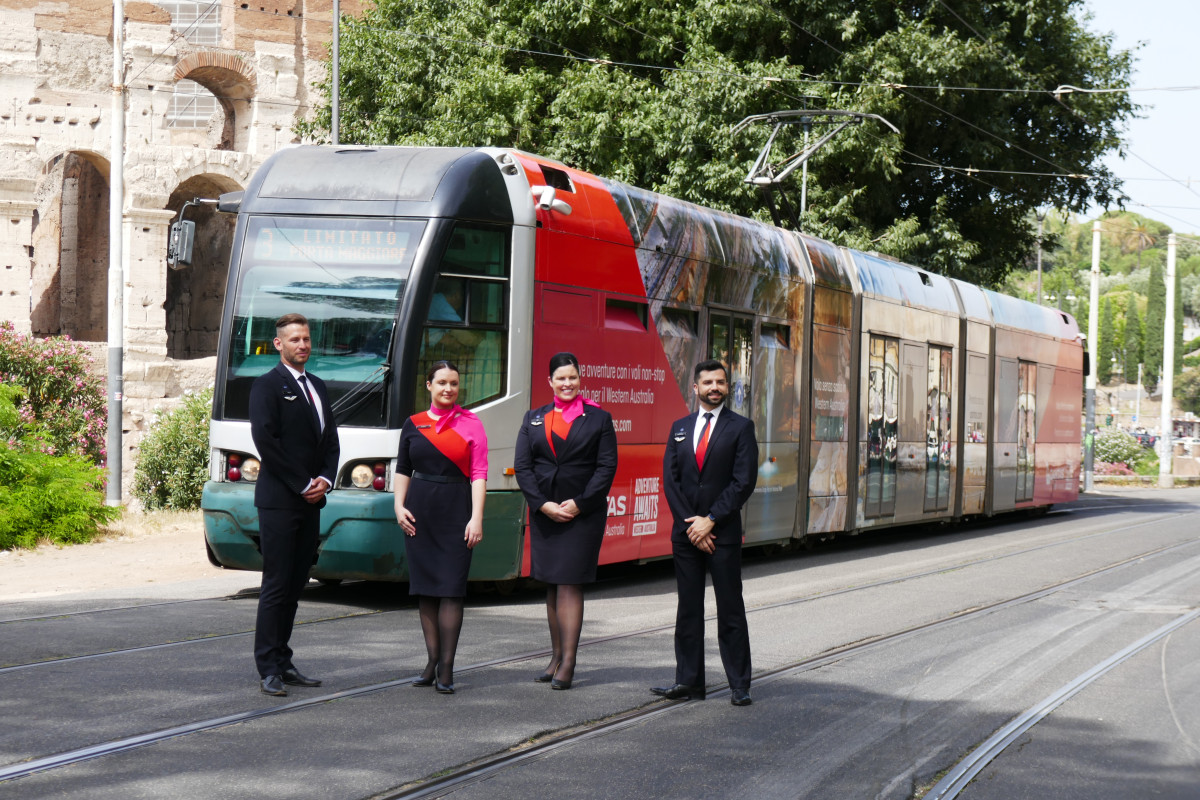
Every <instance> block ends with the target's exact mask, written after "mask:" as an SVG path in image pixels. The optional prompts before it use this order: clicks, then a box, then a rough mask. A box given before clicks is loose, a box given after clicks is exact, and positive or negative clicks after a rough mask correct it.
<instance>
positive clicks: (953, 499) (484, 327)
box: [202, 146, 1085, 581]
mask: <svg viewBox="0 0 1200 800" xmlns="http://www.w3.org/2000/svg"><path fill="white" fill-rule="evenodd" d="M219 209H220V210H222V211H226V212H230V213H236V214H237V225H236V230H235V235H234V243H233V249H232V254H231V261H230V270H229V282H228V289H227V295H226V302H225V308H224V312H223V314H224V315H223V319H222V324H221V335H220V345H219V355H218V363H217V374H216V386H215V392H214V397H213V421H212V428H211V475H210V478H211V480H209V481H208V482H207V484H206V486H205V489H204V494H203V501H202V506H203V515H204V526H205V537H206V541H207V546H208V549H209V555H210V558H211V559H212V560H213V561H214V563H217V564H220V565H223V566H226V567H230V568H236V569H248V570H255V569H261V556H260V554H259V550H258V544H257V536H258V530H257V514H256V512H255V509H254V501H253V495H254V485H253V478H254V477H255V475H256V474H257V453H256V452H255V449H254V444H253V442H252V441H251V438H250V423H249V421H248V409H249V403H248V400H249V393H250V384H251V383H252V382H253V380H254V378H255V377H257V376H258V375H260V374H262V373H263V372H265V371H267V370H268V369H270V368H271V367H272V366H273V365H274V364H275V363H276V361H277V360H278V354H277V352H276V351H275V348H274V347H273V346H272V339H273V337H274V335H275V329H274V322H275V319H276V318H278V317H279V316H281V315H282V314H284V313H287V312H300V313H302V314H304V315H305V316H306V317H308V318H309V320H310V323H311V331H312V337H313V349H312V355H311V356H310V359H309V362H308V365H309V368H311V369H312V370H313V372H314V373H316V374H317V375H320V376H321V377H322V378H323V379H324V380H325V382H326V385H327V386H328V388H329V391H330V394H331V400H332V401H333V403H334V406H335V411H336V417H337V422H338V425H339V432H340V437H341V463H340V466H339V472H338V475H337V479H336V483H335V486H334V488H333V490H332V491H331V492H330V494H329V497H328V504H327V506H326V507H325V509H324V511H323V512H322V515H321V534H320V550H319V554H318V557H317V560H316V563H315V564H314V566H313V571H312V575H313V576H314V577H316V578H318V579H321V580H325V581H336V580H339V579H343V578H362V579H369V580H380V581H403V580H405V579H406V576H407V574H406V565H405V557H404V548H403V542H402V539H403V537H402V534H401V531H400V529H399V527H398V526H397V524H396V522H395V518H394V516H393V510H392V494H391V491H390V488H391V481H392V475H393V472H394V459H395V456H396V449H397V445H398V441H399V436H400V427H401V424H402V423H403V421H404V419H405V418H406V417H407V416H408V415H410V414H411V413H413V412H414V410H419V409H421V408H424V407H425V405H426V404H427V403H428V396H427V395H426V393H425V387H424V383H423V380H422V376H423V375H424V373H425V371H426V368H427V366H428V365H429V364H431V363H432V362H434V361H436V360H438V359H443V358H446V359H449V360H451V361H454V362H456V363H457V364H458V365H459V366H460V367H461V369H462V395H461V402H463V404H464V405H465V406H466V407H469V408H471V409H472V410H474V411H475V413H476V414H478V415H479V417H480V419H481V420H482V421H483V423H484V425H485V427H486V429H487V433H488V440H489V444H490V458H489V470H490V471H489V475H488V479H487V486H488V498H487V504H486V508H485V520H484V530H485V535H484V539H483V542H482V543H481V544H480V545H479V546H478V548H477V549H476V551H475V556H474V559H473V561H472V567H471V579H472V580H478V581H485V580H486V581H502V580H508V579H513V578H519V577H523V576H527V575H528V574H529V542H528V536H527V509H526V506H525V502H524V499H523V497H522V495H521V493H520V491H519V489H518V487H517V483H516V479H515V476H514V474H513V469H512V464H513V455H514V444H515V439H516V433H517V430H518V428H519V426H520V422H521V418H522V415H523V414H524V413H525V412H526V411H527V410H528V409H530V408H531V407H536V406H538V405H541V404H543V403H546V402H549V400H550V397H551V395H550V389H549V387H548V385H547V381H546V378H545V365H546V363H547V361H548V359H549V357H550V355H551V354H553V353H555V352H557V351H560V350H569V351H572V352H574V353H575V354H576V355H577V356H578V357H579V360H580V363H581V365H582V371H583V375H582V387H583V390H584V392H585V394H586V395H587V396H589V397H590V398H592V399H593V400H595V401H597V402H599V403H600V404H602V405H603V406H604V407H605V408H606V409H607V410H608V411H610V412H611V413H612V416H613V419H614V424H615V426H616V430H617V439H618V445H619V458H620V462H619V468H618V472H617V476H616V480H615V482H614V483H613V486H612V490H611V493H610V495H609V498H608V523H607V530H606V532H605V538H604V544H603V547H602V549H601V555H600V560H601V563H605V564H609V563H616V562H638V561H647V560H651V559H659V558H664V557H667V556H669V555H670V553H671V543H670V528H671V520H670V511H669V509H668V507H667V503H666V499H665V496H664V494H663V490H662V485H661V468H662V455H663V448H664V445H665V442H666V436H667V433H668V427H669V425H670V423H671V422H672V421H673V420H675V419H676V418H678V417H680V416H683V415H684V414H686V413H687V412H688V411H689V410H690V409H691V408H692V403H693V402H694V399H693V394H692V391H691V384H692V373H691V370H692V367H693V365H694V364H695V363H696V362H697V361H700V360H702V359H704V358H709V357H715V358H719V359H721V360H722V361H724V362H725V363H726V364H727V365H728V366H729V370H730V383H731V386H730V399H729V403H730V406H731V407H732V408H733V410H735V411H737V412H738V413H740V414H744V415H746V416H748V417H750V418H751V419H752V420H754V423H755V426H756V430H757V433H758V438H759V442H760V463H759V473H758V484H757V488H756V489H755V492H754V495H753V497H752V499H751V500H750V502H749V503H748V504H747V506H746V508H745V509H744V511H743V513H744V514H745V515H746V520H745V522H746V525H745V530H746V537H745V544H746V546H752V545H764V544H771V543H778V544H787V543H795V542H800V541H803V540H805V539H807V538H828V537H833V536H838V535H844V534H850V533H854V532H858V531H863V530H867V529H875V528H883V527H888V526H902V525H915V524H925V523H931V522H935V521H948V520H958V519H961V518H964V517H974V516H989V515H993V514H999V513H1003V512H1008V511H1013V510H1019V509H1039V508H1046V507H1049V506H1050V505H1051V504H1053V503H1059V502H1064V501H1068V500H1072V499H1074V498H1075V497H1076V496H1077V494H1078V488H1079V470H1080V422H1079V421H1080V405H1081V397H1082V382H1083V377H1084V372H1085V367H1084V351H1083V347H1082V339H1081V337H1080V335H1079V331H1078V327H1077V326H1076V323H1075V320H1074V319H1072V318H1071V316H1070V315H1068V314H1064V313H1062V312H1060V311H1057V310H1055V309H1051V308H1043V307H1040V306H1038V305H1034V304H1031V303H1026V302H1023V301H1020V300H1016V299H1013V298H1010V297H1006V296H1004V295H1000V294H997V293H995V292H992V291H989V290H987V289H982V288H979V287H976V286H973V285H970V284H968V283H964V282H962V281H958V280H953V279H947V278H945V277H942V276H940V275H936V274H933V273H931V272H928V271H926V270H923V269H920V268H917V267H913V266H910V265H907V264H904V263H900V262H898V261H895V260H891V259H888V258H885V257H881V256H879V255H873V254H870V253H864V252H858V251H855V250H850V249H847V248H843V247H837V246H835V245H833V244H831V243H829V242H826V241H823V240H820V239H816V238H813V237H810V236H806V235H803V234H799V233H794V232H791V231H785V230H782V229H779V228H775V227H772V226H769V225H765V224H762V223H759V222H755V221H752V220H749V219H744V218H741V217H737V216H734V215H731V214H727V213H723V212H718V211H713V210H710V209H706V208H702V207H699V206H696V205H692V204H689V203H686V202H682V201H680V200H676V199H673V198H670V197H666V196H663V195H659V194H655V193H652V192H648V191H644V190H641V189H637V188H634V187H631V186H628V185H624V184H621V183H617V182H614V181H610V180H605V179H603V178H599V177H596V176H594V175H590V174H588V173H585V172H581V171H578V170H574V169H571V168H569V167H566V166H564V165H563V164H560V163H557V162H554V161H551V160H548V159H544V158H540V157H538V156H535V155H531V154H528V153H524V152H520V151H516V150H508V149H499V148H414V147H359V146H354V147H345V146H342V147H338V146H303V147H295V148H289V149H285V150H283V151H280V152H279V153H276V154H275V155H274V156H272V157H271V158H270V159H268V160H267V162H266V163H264V164H263V166H262V167H261V168H260V169H259V170H258V171H257V172H256V173H255V175H254V176H253V178H252V180H251V181H250V183H249V185H248V187H247V189H246V190H245V191H244V192H236V193H231V194H228V195H223V196H222V197H221V199H220V201H219Z"/></svg>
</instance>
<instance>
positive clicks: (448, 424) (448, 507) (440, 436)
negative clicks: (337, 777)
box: [394, 361, 487, 694]
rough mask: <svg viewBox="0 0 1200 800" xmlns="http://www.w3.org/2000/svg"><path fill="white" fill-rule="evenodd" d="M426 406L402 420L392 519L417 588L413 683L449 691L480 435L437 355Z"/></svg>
mask: <svg viewBox="0 0 1200 800" xmlns="http://www.w3.org/2000/svg"><path fill="white" fill-rule="evenodd" d="M425 388H427V389H428V390H429V392H430V394H431V395H432V398H433V404H432V405H431V406H430V407H429V410H428V411H422V412H421V413H419V414H414V415H413V416H411V417H409V418H408V419H407V420H405V421H404V427H403V428H402V429H401V431H400V450H399V452H398V453H397V454H396V477H395V483H394V488H395V492H396V521H397V522H399V523H400V527H401V528H403V529H404V533H405V534H407V535H406V536H405V537H404V550H405V554H406V556H407V562H408V580H409V583H408V587H409V588H408V592H409V594H414V595H419V596H420V600H419V608H420V615H421V631H422V633H424V634H425V649H426V651H427V653H428V657H429V660H428V661H427V662H426V663H425V669H424V671H422V672H421V674H420V675H418V676H417V677H416V678H415V679H413V682H412V683H413V686H434V685H436V686H437V690H438V691H439V692H442V693H443V694H454V653H455V651H456V650H457V649H458V634H459V631H460V630H461V629H462V618H463V598H464V597H465V596H466V594H467V572H468V571H469V570H470V568H471V549H472V548H474V547H475V545H477V544H479V540H480V539H482V538H483V500H484V495H485V493H486V486H485V484H486V478H487V434H486V433H484V430H483V424H482V423H481V422H480V421H479V418H478V417H477V416H475V415H474V414H472V413H471V412H470V411H465V410H463V408H462V407H461V406H459V405H458V367H456V366H454V365H453V364H451V363H450V362H449V361H438V362H436V363H435V364H434V365H433V367H432V368H431V369H430V370H429V374H428V375H427V376H426V380H425Z"/></svg>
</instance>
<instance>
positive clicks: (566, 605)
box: [546, 584, 583, 681]
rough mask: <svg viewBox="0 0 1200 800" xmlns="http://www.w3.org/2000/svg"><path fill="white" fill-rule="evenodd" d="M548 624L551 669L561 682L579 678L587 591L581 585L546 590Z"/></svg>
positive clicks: (549, 671) (558, 586)
mask: <svg viewBox="0 0 1200 800" xmlns="http://www.w3.org/2000/svg"><path fill="white" fill-rule="evenodd" d="M546 621H547V622H548V623H549V624H550V649H551V651H552V654H551V656H550V666H549V667H547V669H546V672H547V674H549V673H551V672H552V673H553V674H554V677H555V678H558V679H559V680H560V681H569V680H571V679H572V678H573V677H574V675H575V655H576V652H577V651H578V650H579V633H580V631H581V630H582V629H583V587H582V586H580V585H579V584H558V585H551V586H549V587H547V589H546Z"/></svg>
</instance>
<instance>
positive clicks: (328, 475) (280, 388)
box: [250, 361, 341, 508]
mask: <svg viewBox="0 0 1200 800" xmlns="http://www.w3.org/2000/svg"><path fill="white" fill-rule="evenodd" d="M305 376H306V379H307V381H308V384H309V385H310V386H312V388H313V391H314V392H316V395H317V398H318V399H319V400H320V402H321V409H322V411H323V412H324V414H325V431H324V432H323V433H322V432H321V431H320V430H319V427H318V425H317V423H316V421H315V420H314V419H313V413H312V409H311V408H310V407H309V404H308V402H307V401H306V400H305V399H304V398H303V397H301V396H300V393H301V391H303V390H302V389H301V388H300V384H299V382H298V381H297V380H296V379H295V378H293V377H292V373H291V372H289V371H288V369H287V367H285V366H284V365H283V362H282V361H281V362H280V363H278V364H276V365H275V368H274V369H272V370H271V371H270V372H267V373H265V374H263V375H260V376H259V377H258V378H256V379H255V381H254V384H253V385H252V386H251V387H250V435H251V436H252V437H253V438H254V446H255V447H256V448H258V455H259V457H260V459H261V463H262V469H261V471H260V472H259V474H258V481H256V482H255V485H254V505H255V506H257V507H258V508H308V507H310V506H312V507H315V508H323V507H324V506H325V498H324V497H322V498H321V500H320V502H319V503H316V504H311V503H309V502H308V501H307V500H305V499H304V497H303V495H302V492H303V491H304V488H305V487H306V486H308V482H309V481H310V480H311V479H313V478H316V477H318V476H320V477H323V478H325V480H327V481H329V485H330V486H331V487H332V486H333V480H334V478H335V477H336V476H337V467H338V455H339V454H340V453H341V447H340V446H339V444H338V433H337V425H335V424H334V420H333V408H332V407H330V405H329V394H328V392H326V390H325V382H324V381H322V380H321V379H320V378H318V377H317V376H316V375H313V374H312V373H311V372H305Z"/></svg>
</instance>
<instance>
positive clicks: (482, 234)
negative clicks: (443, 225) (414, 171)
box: [414, 225, 509, 408]
mask: <svg viewBox="0 0 1200 800" xmlns="http://www.w3.org/2000/svg"><path fill="white" fill-rule="evenodd" d="M508 264H509V259H508V234H507V232H506V231H504V230H499V229H491V228H479V227H473V226H465V225H463V226H459V227H458V228H457V229H456V230H455V231H454V233H453V234H452V235H451V237H450V244H449V246H448V247H447V248H446V253H445V255H444V256H443V257H442V263H441V266H440V269H439V274H438V279H437V283H436V284H435V285H434V291H433V296H432V297H431V298H430V302H429V311H428V313H427V316H426V321H425V327H424V331H423V333H422V336H421V354H420V357H419V359H418V363H417V373H418V376H419V377H418V380H417V382H416V384H417V385H416V397H415V403H416V405H415V406H414V407H415V408H422V407H423V406H424V404H425V403H426V402H427V401H428V396H427V393H426V391H425V381H424V376H425V373H426V372H427V371H428V369H429V367H430V365H432V364H433V363H434V362H435V361H440V360H442V359H445V360H447V361H452V362H454V363H455V364H457V365H458V367H459V369H460V370H461V374H460V379H461V385H460V389H459V402H460V403H462V405H463V406H464V407H467V408H470V407H472V406H477V405H480V404H482V403H485V402H487V401H489V400H492V399H494V398H496V397H499V396H500V395H502V394H503V393H504V390H505V375H506V363H505V358H506V356H507V353H508V325H507V320H508V288H509V287H508Z"/></svg>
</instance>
